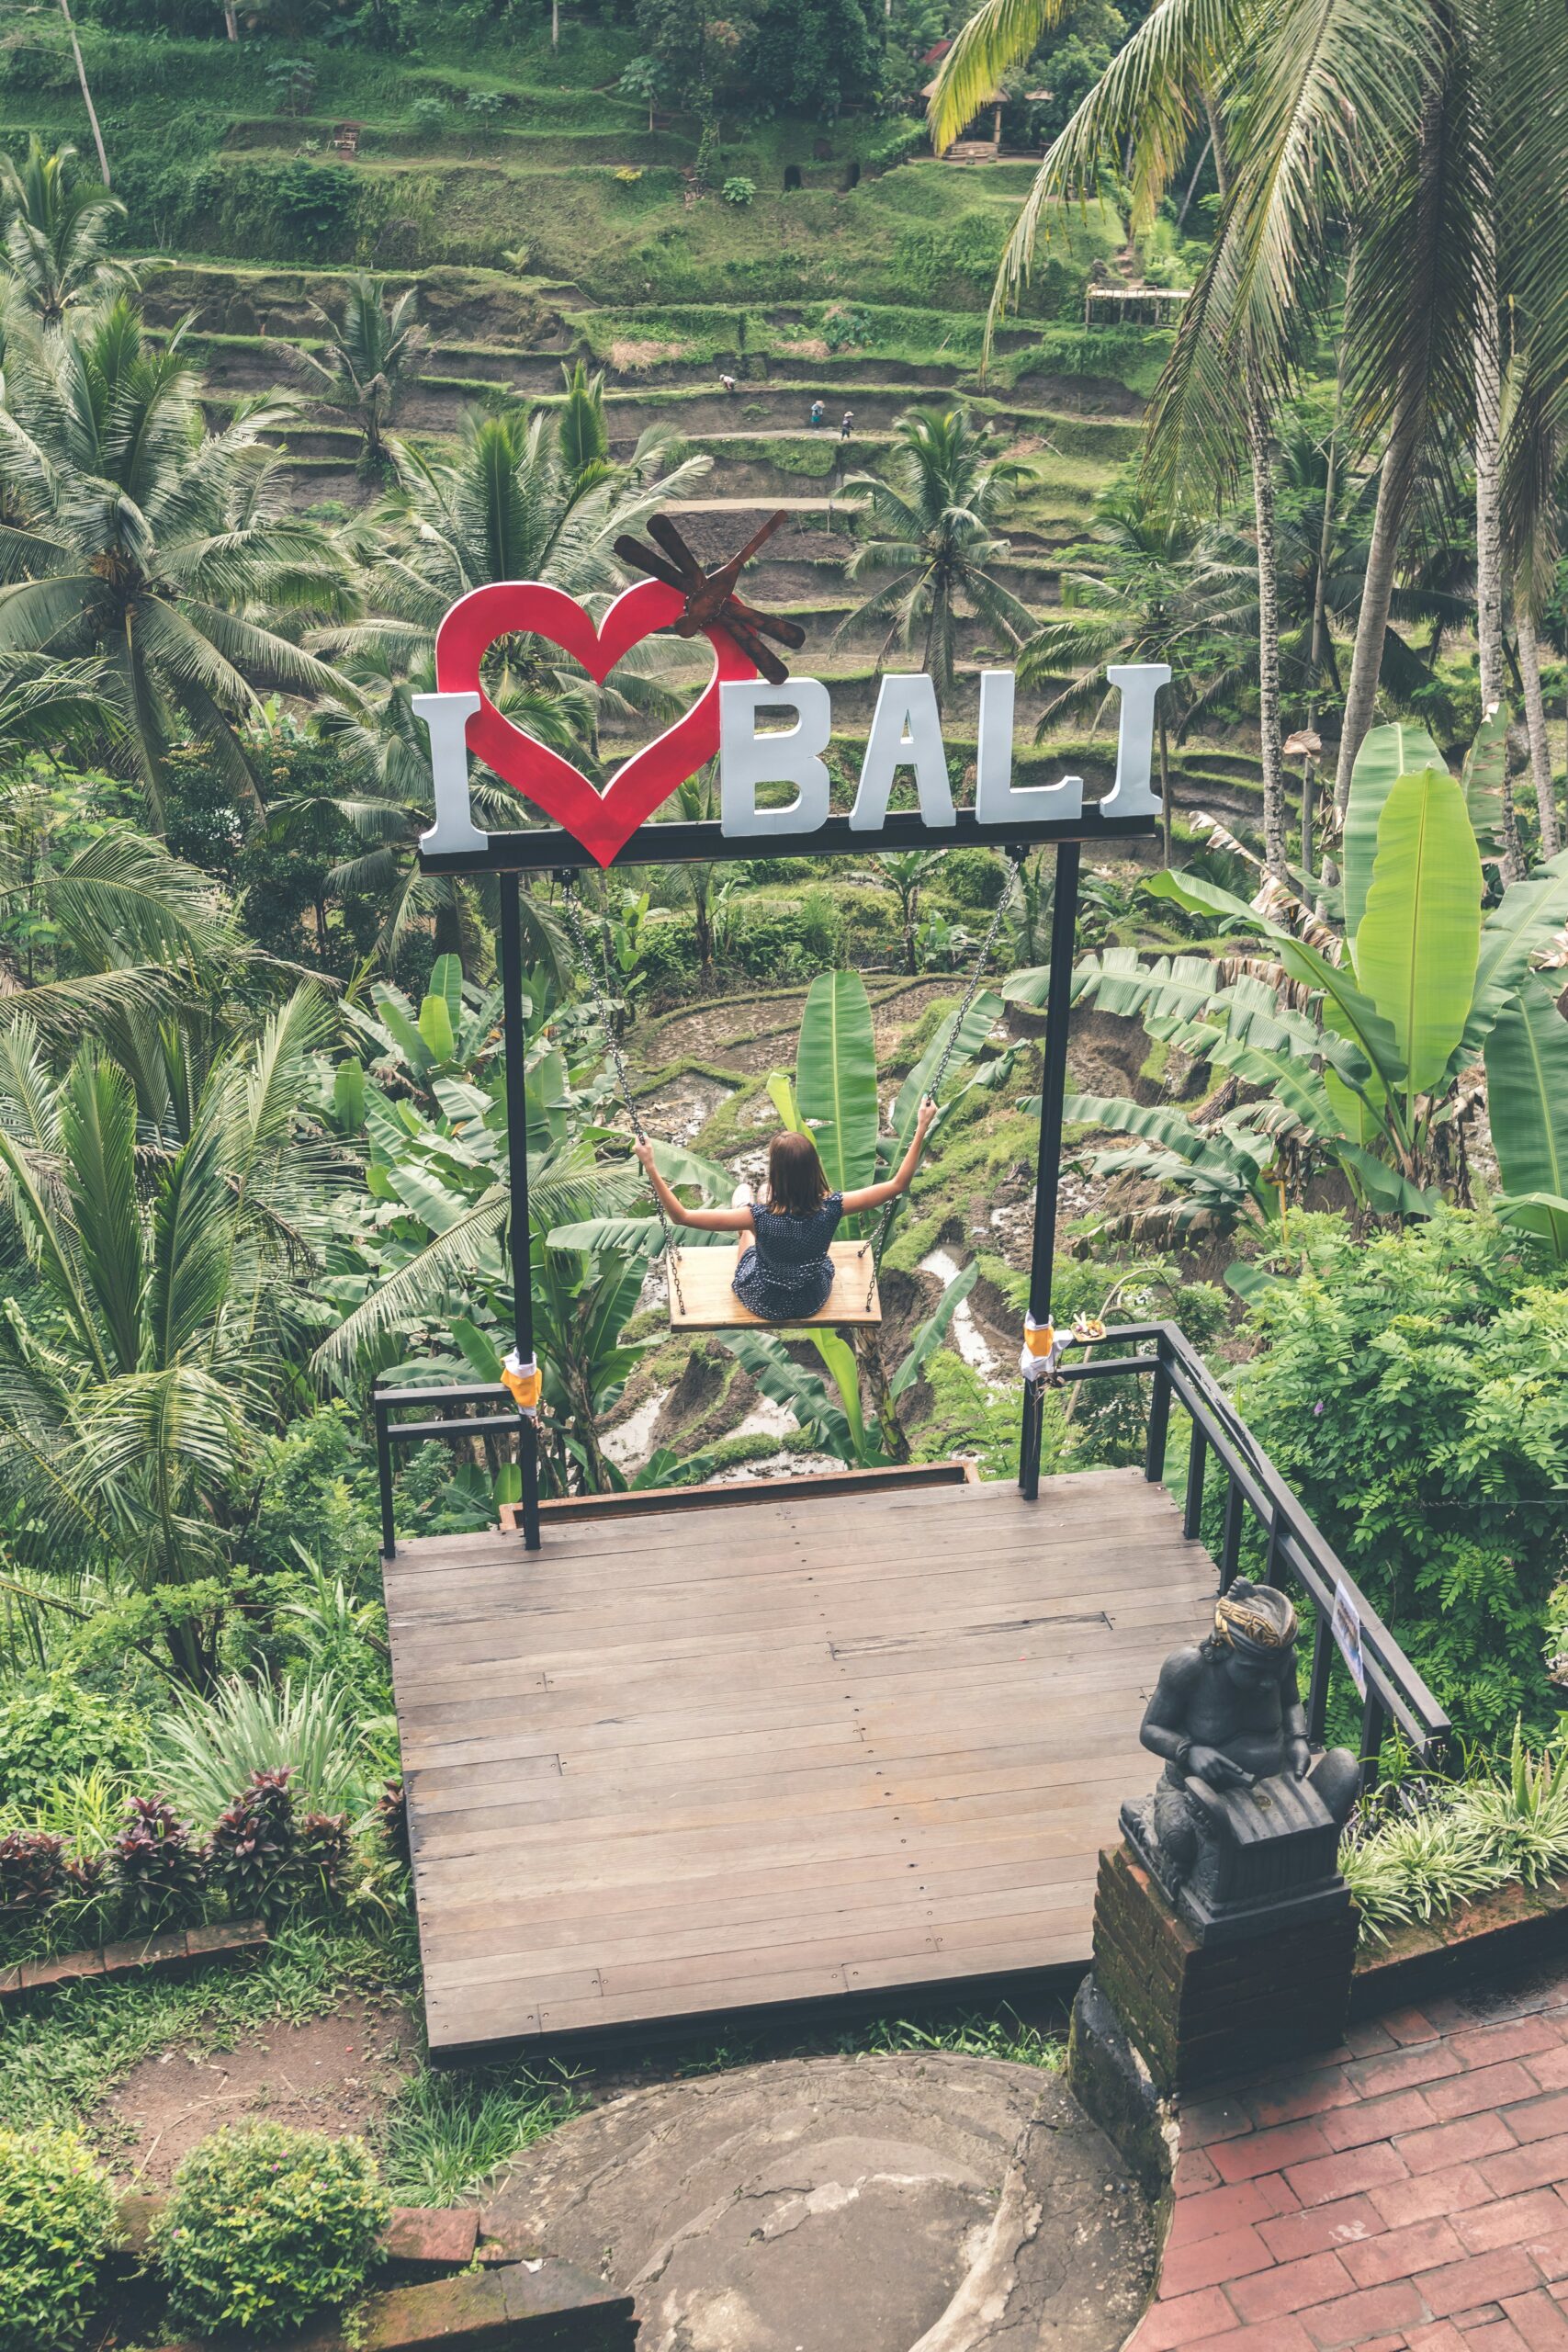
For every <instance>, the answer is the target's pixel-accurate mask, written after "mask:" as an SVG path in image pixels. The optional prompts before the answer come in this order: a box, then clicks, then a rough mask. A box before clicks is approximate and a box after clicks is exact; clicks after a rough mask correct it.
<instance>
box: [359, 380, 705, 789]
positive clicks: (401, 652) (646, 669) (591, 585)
mask: <svg viewBox="0 0 1568 2352" xmlns="http://www.w3.org/2000/svg"><path fill="white" fill-rule="evenodd" d="M389 447H390V451H391V457H392V463H393V466H394V469H395V470H396V475H397V483H396V487H395V489H394V490H393V491H392V492H391V493H390V494H389V498H388V500H387V501H386V503H385V505H384V507H383V510H382V514H381V516H380V518H379V519H380V523H381V538H380V542H379V545H380V554H379V558H378V560H373V562H372V566H371V570H370V576H369V581H368V597H369V602H370V604H371V605H372V607H373V609H374V613H375V616H376V617H373V618H372V619H370V620H367V621H366V622H363V623H361V624H360V625H359V626H358V627H356V628H352V629H349V630H346V631H343V632H339V633H338V634H337V636H336V638H335V639H334V640H333V641H334V643H336V644H337V645H338V646H339V647H341V649H342V650H343V651H344V653H345V654H346V655H348V656H350V657H355V658H357V657H360V656H364V655H372V656H374V657H375V658H376V659H377V661H378V662H379V664H380V666H381V669H382V672H383V674H385V675H386V676H389V677H396V676H407V675H412V673H414V672H415V671H416V670H417V669H419V667H420V665H421V664H425V663H428V662H429V660H430V656H431V649H432V647H433V646H434V641H435V632H436V630H437V628H439V627H440V625H441V622H442V619H443V617H444V616H445V615H446V612H447V610H448V609H449V607H450V606H451V605H454V604H456V602H457V598H458V597H459V596H463V595H466V594H468V591H469V590H470V589H471V588H479V587H482V586H484V585H486V584H487V583H489V582H494V581H501V580H544V581H547V582H550V584H551V585H552V586H553V587H558V588H563V589H565V590H566V591H567V592H568V594H570V595H574V596H578V597H585V598H592V597H594V596H607V595H609V594H613V593H614V592H615V591H616V590H618V589H619V588H621V587H622V586H623V585H624V584H625V575H624V573H623V572H622V571H621V569H620V566H619V565H618V563H617V562H616V560H615V554H614V552H613V549H614V543H615V539H616V538H617V537H619V536H620V535H621V534H622V533H623V532H626V531H636V530H637V529H639V528H640V527H641V526H642V525H643V524H644V523H645V522H646V521H647V519H648V517H649V515H652V514H655V513H656V512H657V511H658V510H659V509H660V507H662V506H665V505H669V504H671V503H676V502H678V501H679V500H680V499H681V498H682V497H683V496H685V495H686V494H687V493H688V492H690V491H691V489H692V488H693V487H694V484H695V483H696V482H697V481H700V480H701V479H702V477H703V476H704V475H705V473H706V472H707V471H708V470H709V469H710V467H711V465H712V459H711V458H705V457H694V458H693V457H686V456H685V455H684V453H683V450H682V445H681V443H680V442H679V441H678V440H677V439H676V438H675V437H674V436H673V435H671V434H670V433H669V432H668V431H665V430H663V429H652V430H650V431H649V432H647V433H645V434H644V435H643V436H642V438H641V439H640V441H639V442H638V443H637V448H636V450H635V452H634V453H633V455H632V457H631V458H629V459H628V460H627V461H626V463H625V464H609V463H597V462H595V463H592V464H590V465H589V466H588V467H587V469H580V468H579V466H578V463H577V458H578V455H579V454H580V453H579V451H578V449H577V448H576V447H572V448H571V449H570V450H568V449H563V448H562V446H561V435H560V428H559V424H558V418H557V416H556V415H555V413H552V412H551V411H550V410H548V409H537V410H536V411H535V412H534V413H533V414H532V415H531V416H527V415H525V413H523V412H522V411H521V410H515V409H514V410H508V411H504V412H502V413H497V414H492V415H488V416H481V417H474V416H470V417H468V418H467V419H466V420H465V422H464V424H463V429H462V434H461V436H460V439H459V441H458V445H457V448H456V450H444V451H441V452H439V453H437V454H430V455H427V454H425V453H424V452H423V451H419V450H415V449H412V448H410V447H408V446H407V444H406V443H403V442H400V441H396V440H394V441H393V442H392V443H390V445H389ZM502 657H503V659H502V667H503V672H504V674H503V676H502V679H501V680H500V682H499V683H500V690H501V691H502V693H505V694H510V695H519V694H521V695H524V696H525V698H526V699H527V707H528V708H529V710H530V711H531V712H532V714H533V715H532V716H531V717H528V718H526V719H525V721H524V722H523V723H525V725H527V726H528V728H529V729H530V730H531V731H533V732H535V733H537V732H538V731H539V722H540V721H541V720H542V716H543V707H544V704H545V703H546V702H547V701H548V700H550V699H555V700H557V701H558V702H560V703H561V704H562V706H563V709H562V718H563V721H564V722H565V723H566V725H567V727H568V730H569V731H570V732H571V733H573V734H574V735H575V734H576V733H577V731H578V729H579V727H580V722H581V714H582V710H583V698H584V696H588V697H590V698H591V700H590V705H589V707H591V708H592V710H593V711H595V712H600V713H602V712H604V710H606V709H608V710H611V711H616V712H619V711H625V710H627V709H632V708H649V707H651V708H655V709H665V708H667V707H668V704H669V697H668V694H667V693H666V692H665V690H664V689H663V688H662V687H661V686H660V683H659V677H660V671H661V670H663V669H665V668H666V667H667V666H668V664H669V661H670V650H669V645H668V643H664V644H661V643H659V642H658V641H656V640H649V642H648V643H647V644H645V645H643V646H639V647H637V648H636V649H634V650H633V652H632V653H630V654H629V655H628V656H627V657H626V660H625V661H624V662H622V663H621V664H620V667H619V668H618V670H617V671H616V673H615V685H614V686H613V687H610V686H606V687H603V688H595V687H593V686H592V685H591V684H590V683H589V682H588V680H587V679H586V678H585V677H584V675H583V673H581V671H580V670H578V669H576V668H575V667H574V666H573V665H572V664H571V663H570V662H569V661H568V659H567V657H566V656H565V655H564V654H561V653H559V652H558V651H557V650H555V649H554V648H551V647H548V646H547V645H545V644H544V643H543V642H542V641H541V640H539V639H531V638H513V639H507V640H506V642H505V645H504V647H503V648H502ZM563 747H564V745H563ZM590 748H591V750H592V748H595V747H592V744H591V746H590ZM511 805H512V807H513V809H515V805H516V804H515V800H514V798H513V801H512V803H511Z"/></svg>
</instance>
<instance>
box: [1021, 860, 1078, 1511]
mask: <svg viewBox="0 0 1568 2352" xmlns="http://www.w3.org/2000/svg"><path fill="white" fill-rule="evenodd" d="M1081 862H1082V844H1081V843H1080V842H1062V843H1061V845H1060V847H1059V848H1058V849H1057V852H1056V881H1055V893H1054V895H1053V898H1052V902H1051V980H1050V994H1049V995H1048V996H1047V998H1046V1000H1045V1049H1044V1053H1043V1057H1042V1068H1041V1072H1040V1137H1039V1143H1038V1146H1037V1148H1036V1151H1035V1160H1034V1236H1033V1245H1032V1250H1031V1254H1030V1261H1029V1311H1030V1313H1031V1315H1032V1317H1034V1320H1035V1322H1036V1323H1048V1322H1049V1321H1050V1319H1051V1278H1052V1274H1053V1272H1054V1269H1055V1256H1056V1193H1057V1191H1058V1188H1059V1186H1060V1183H1061V1175H1062V1101H1063V1097H1064V1096H1065V1094H1066V1089H1067V1023H1068V1022H1069V1021H1070V1019H1071V1017H1072V1010H1073V948H1074V944H1075V941H1076V937H1077V915H1078V868H1079V865H1080V864H1081ZM1044 1419H1045V1383H1044V1380H1043V1378H1042V1379H1037V1380H1026V1381H1025V1382H1024V1384H1023V1428H1022V1431H1021V1437H1020V1441H1019V1450H1018V1484H1019V1490H1020V1492H1021V1494H1022V1495H1023V1497H1024V1499H1025V1500H1026V1501H1027V1502H1033V1501H1034V1499H1035V1498H1036V1497H1037V1496H1038V1494H1039V1492H1040V1440H1041V1432H1042V1430H1043V1426H1044Z"/></svg>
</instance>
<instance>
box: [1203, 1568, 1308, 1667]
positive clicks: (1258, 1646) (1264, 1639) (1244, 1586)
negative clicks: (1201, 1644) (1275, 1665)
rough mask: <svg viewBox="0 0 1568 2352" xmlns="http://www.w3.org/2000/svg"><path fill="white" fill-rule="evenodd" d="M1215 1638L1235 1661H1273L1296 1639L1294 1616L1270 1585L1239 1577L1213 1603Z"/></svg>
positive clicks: (1288, 1602)
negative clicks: (1233, 1656)
mask: <svg viewBox="0 0 1568 2352" xmlns="http://www.w3.org/2000/svg"><path fill="white" fill-rule="evenodd" d="M1214 1634H1215V1636H1216V1638H1217V1639H1218V1640H1220V1641H1222V1642H1224V1643H1225V1644H1226V1645H1228V1647H1230V1648H1231V1649H1233V1650H1235V1653H1236V1655H1237V1657H1253V1658H1275V1657H1279V1655H1280V1651H1281V1650H1286V1649H1289V1647H1290V1645H1291V1644H1292V1642H1293V1641H1294V1640H1295V1638H1296V1612H1295V1610H1294V1609H1293V1607H1292V1604H1291V1602H1290V1601H1289V1600H1287V1599H1286V1598H1285V1595H1284V1594H1283V1593H1282V1592H1278V1591H1276V1590H1275V1589H1274V1588H1273V1587H1272V1586H1271V1585H1252V1584H1248V1583H1247V1579H1246V1578H1245V1577H1237V1579H1236V1581H1235V1584H1233V1585H1232V1587H1231V1589H1230V1590H1229V1591H1228V1592H1224V1593H1222V1594H1221V1595H1220V1598H1219V1600H1217V1601H1216V1602H1215V1603H1214Z"/></svg>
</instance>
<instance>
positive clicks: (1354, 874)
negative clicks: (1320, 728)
mask: <svg viewBox="0 0 1568 2352" xmlns="http://www.w3.org/2000/svg"><path fill="white" fill-rule="evenodd" d="M1499 725H1500V721H1499V720H1498V719H1497V718H1492V719H1490V720H1489V721H1488V724H1487V727H1486V728H1485V729H1483V732H1482V736H1481V737H1480V738H1478V741H1477V744H1476V747H1475V749H1474V751H1473V752H1472V756H1471V760H1470V761H1469V763H1467V769H1466V779H1465V780H1464V781H1461V780H1458V779H1456V778H1454V777H1452V776H1450V775H1449V774H1448V773H1447V772H1446V770H1445V769H1443V768H1442V766H1441V765H1440V763H1439V762H1438V755H1437V752H1436V747H1435V746H1434V745H1432V743H1431V741H1430V739H1429V738H1427V737H1426V736H1424V735H1422V734H1421V733H1420V732H1419V730H1413V729H1409V728H1408V727H1389V728H1377V729H1373V730H1372V731H1371V734H1370V735H1369V736H1368V738H1367V741H1366V743H1365V744H1364V745H1363V747H1362V751H1361V753H1360V756H1359V759H1358V761H1357V763H1356V772H1355V776H1354V778H1353V780H1352V786H1351V794H1350V803H1349V807H1348V809H1347V812H1346V820H1345V830H1344V841H1343V852H1344V870H1345V884H1344V893H1343V908H1344V916H1343V920H1344V931H1343V933H1342V934H1340V933H1335V932H1333V931H1332V930H1330V929H1329V928H1328V926H1327V925H1326V924H1325V923H1323V922H1318V921H1317V920H1315V919H1314V918H1312V917H1310V916H1308V915H1306V914H1305V913H1304V910H1303V911H1302V912H1301V914H1300V916H1299V918H1298V920H1299V927H1300V930H1302V931H1304V932H1305V933H1307V934H1308V935H1306V936H1302V935H1298V931H1297V930H1292V928H1290V927H1289V926H1288V925H1287V924H1286V923H1285V922H1281V921H1279V920H1276V919H1275V917H1274V915H1273V914H1271V913H1269V912H1259V910H1258V908H1257V907H1256V906H1249V905H1248V904H1247V901H1246V900H1244V899H1239V898H1237V897H1235V896H1234V895H1233V894H1232V893H1231V892H1229V891H1227V890H1223V889H1221V888H1218V887H1217V886H1215V885H1214V884H1213V883H1211V882H1208V881H1206V880H1202V879H1201V878H1199V877H1198V876H1192V875H1183V874H1179V873H1165V874H1160V875H1156V876H1153V877H1152V878H1151V879H1150V880H1149V881H1148V882H1147V883H1146V884H1145V888H1146V889H1148V890H1149V891H1150V892H1151V894H1152V895H1154V896H1156V897H1158V898H1167V899H1174V900H1175V901H1176V902H1177V903H1178V904H1179V905H1181V906H1183V907H1185V908H1187V909H1188V910H1190V911H1191V912H1194V913H1197V914H1200V915H1202V916H1205V917H1207V918H1210V919H1211V920H1213V919H1217V920H1218V921H1219V922H1222V923H1223V924H1225V925H1235V926H1237V927H1238V928H1240V929H1243V930H1245V932H1246V933H1247V935H1248V937H1249V938H1251V939H1261V940H1262V941H1263V942H1264V944H1265V945H1266V948H1267V950H1268V954H1269V962H1270V964H1271V965H1272V966H1275V967H1281V968H1282V972H1283V976H1284V984H1283V985H1280V984H1279V983H1278V982H1277V981H1276V980H1274V979H1273V978H1265V977H1264V976H1263V975H1262V974H1260V973H1259V972H1258V969H1257V968H1256V966H1255V965H1254V964H1251V963H1249V961H1248V959H1247V958H1246V957H1240V958H1235V959H1228V960H1227V961H1225V962H1223V963H1221V962H1216V961H1211V960H1209V959H1205V958H1202V957H1195V956H1177V957H1160V958H1157V959H1156V960H1155V961H1153V962H1152V963H1149V964H1144V963H1142V962H1140V960H1139V959H1138V958H1137V957H1136V956H1132V955H1129V954H1126V953H1125V952H1123V951H1118V950H1107V951H1106V952H1105V953H1104V955H1102V956H1100V957H1099V958H1096V959H1092V960H1091V962H1090V964H1089V965H1088V966H1086V967H1082V968H1081V969H1080V972H1079V974H1078V976H1077V989H1078V992H1079V993H1080V994H1081V995H1085V996H1088V997H1090V998H1092V999H1093V1001H1095V1002H1096V1003H1098V1004H1099V1005H1100V1007H1101V1008H1102V1009H1103V1010H1106V1011H1110V1012H1138V1013H1140V1014H1141V1015H1142V1017H1143V1019H1144V1022H1145V1027H1146V1028H1147V1029H1148V1030H1149V1033H1150V1035H1153V1036H1156V1037H1162V1038H1165V1039H1168V1041H1169V1042H1170V1043H1172V1044H1175V1045H1177V1046H1179V1047H1180V1049H1181V1050H1182V1051H1183V1052H1184V1053H1186V1054H1188V1055H1190V1057H1193V1058H1194V1059H1198V1060H1201V1061H1204V1062H1207V1063H1208V1064H1209V1065H1210V1066H1211V1067H1213V1069H1217V1070H1223V1071H1224V1072H1226V1073H1227V1074H1229V1075H1230V1076H1233V1077H1234V1078H1235V1079H1236V1080H1238V1081H1240V1082H1242V1083H1244V1084H1249V1085H1255V1086H1258V1087H1259V1088H1261V1089H1262V1090H1264V1091H1265V1093H1266V1094H1267V1096H1268V1097H1269V1102H1270V1103H1271V1104H1272V1106H1273V1108H1272V1119H1273V1126H1274V1131H1275V1132H1277V1133H1280V1134H1282V1135H1284V1136H1288V1138H1289V1139H1290V1140H1292V1142H1294V1143H1298V1144H1300V1145H1302V1146H1303V1147H1305V1148H1311V1149H1314V1150H1316V1151H1318V1152H1321V1153H1322V1154H1323V1155H1325V1157H1327V1158H1329V1159H1334V1160H1335V1161H1337V1163H1338V1165H1339V1166H1340V1168H1341V1169H1342V1170H1343V1172H1344V1174H1345V1176H1346V1179H1347V1181H1348V1183H1349V1186H1350V1188H1351V1191H1352V1193H1354V1195H1355V1196H1356V1197H1357V1198H1358V1199H1359V1200H1361V1201H1363V1202H1365V1203H1366V1204H1368V1205H1370V1206H1371V1207H1372V1208H1374V1209H1376V1210H1378V1211H1379V1212H1381V1213H1382V1214H1384V1215H1400V1216H1412V1215H1422V1214H1426V1213H1428V1212H1429V1210H1430V1208H1431V1206H1432V1205H1433V1204H1434V1202H1435V1200H1436V1198H1437V1197H1438V1194H1437V1186H1438V1182H1439V1181H1440V1180H1441V1178H1442V1177H1443V1175H1444V1174H1445V1172H1451V1171H1453V1170H1461V1171H1462V1165H1463V1153H1462V1132H1461V1127H1460V1125H1459V1120H1460V1117H1461V1114H1462V1113H1463V1112H1464V1110H1465V1109H1466V1108H1467V1107H1468V1102H1469V1098H1468V1097H1467V1095H1466V1093H1465V1091H1464V1089H1463V1086H1462V1083H1461V1081H1462V1080H1463V1077H1464V1074H1465V1072H1466V1071H1467V1070H1468V1069H1471V1067H1472V1065H1473V1064H1474V1063H1475V1062H1476V1061H1477V1060H1478V1059H1479V1058H1480V1057H1481V1056H1482V1054H1483V1052H1485V1051H1487V1050H1488V1047H1489V1041H1490V1040H1491V1038H1492V1036H1493V1033H1494V1031H1495V1028H1496V1026H1497V1023H1498V1022H1499V1020H1500V1019H1501V1017H1502V1016H1503V1014H1504V1012H1505V1011H1506V1009H1507V1008H1508V1007H1509V1006H1511V1005H1512V1004H1514V1003H1515V1001H1516V1000H1517V995H1518V991H1519V989H1520V988H1521V986H1522V984H1523V983H1524V981H1525V979H1526V977H1527V975H1528V973H1529V969H1530V967H1531V965H1532V963H1533V962H1535V961H1536V960H1537V959H1539V958H1540V956H1543V955H1544V954H1545V953H1546V952H1547V950H1548V948H1549V945H1550V943H1551V940H1552V937H1553V935H1554V933H1556V931H1557V930H1558V929H1559V928H1560V926H1561V925H1562V922H1563V920H1564V917H1565V916H1568V854H1564V855H1562V856H1559V857H1556V858H1552V859H1551V860H1549V861H1548V863H1547V864H1546V865H1545V866H1544V867H1543V868H1542V869H1541V871H1540V873H1539V874H1537V875H1535V876H1531V877H1529V879H1527V880H1524V881H1520V882H1516V883H1514V884H1512V885H1511V886H1510V888H1508V889H1506V891H1505V892H1504V894H1503V896H1502V898H1501V899H1500V900H1499V901H1498V903H1497V904H1496V905H1495V906H1493V907H1492V908H1490V909H1488V910H1486V911H1485V912H1484V914H1483V905H1482V901H1483V873H1482V863H1483V854H1490V851H1489V849H1488V846H1487V845H1488V842H1490V840H1491V839H1492V838H1493V832H1494V823H1493V820H1492V818H1491V816H1490V814H1489V809H1490V807H1491V804H1492V801H1493V799H1494V798H1495V790H1496V784H1495V779H1496V769H1497V763H1498V759H1499V757H1500V752H1499V739H1498V729H1499ZM1411 758H1417V759H1419V760H1420V762H1421V764H1420V765H1419V766H1416V767H1415V768H1406V767H1404V766H1403V764H1402V763H1404V761H1406V760H1408V759H1411ZM1510 1034H1512V1033H1510ZM1505 1092H1507V1091H1505ZM1506 1110H1507V1101H1505V1116H1506ZM1494 1140H1495V1143H1496V1145H1497V1148H1498V1151H1499V1155H1500V1157H1501V1156H1505V1155H1506V1151H1507V1149H1508V1146H1507V1143H1506V1140H1505V1139H1504V1138H1503V1137H1502V1136H1499V1134H1498V1132H1497V1120H1496V1115H1495V1114H1494Z"/></svg>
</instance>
